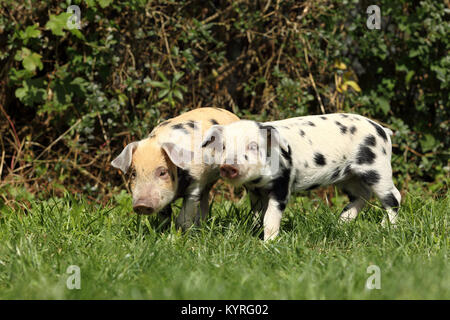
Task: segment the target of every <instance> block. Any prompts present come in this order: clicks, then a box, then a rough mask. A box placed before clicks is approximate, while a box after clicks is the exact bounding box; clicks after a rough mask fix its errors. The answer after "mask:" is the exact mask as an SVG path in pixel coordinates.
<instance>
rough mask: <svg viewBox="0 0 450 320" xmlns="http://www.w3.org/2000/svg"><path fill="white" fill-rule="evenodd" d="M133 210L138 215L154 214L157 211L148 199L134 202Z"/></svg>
mask: <svg viewBox="0 0 450 320" xmlns="http://www.w3.org/2000/svg"><path fill="white" fill-rule="evenodd" d="M133 210H134V212H136V213H137V214H147V215H148V214H152V213H153V212H154V211H155V208H154V206H153V205H152V203H151V202H150V201H149V200H147V199H138V200H137V201H133Z"/></svg>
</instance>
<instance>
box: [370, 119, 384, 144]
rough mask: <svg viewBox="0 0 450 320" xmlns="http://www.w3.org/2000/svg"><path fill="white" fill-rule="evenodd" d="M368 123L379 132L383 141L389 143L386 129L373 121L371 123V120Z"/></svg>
mask: <svg viewBox="0 0 450 320" xmlns="http://www.w3.org/2000/svg"><path fill="white" fill-rule="evenodd" d="M367 121H369V123H370V124H371V125H372V126H373V127H374V128H375V129H376V130H377V133H378V135H379V136H380V137H382V138H383V140H384V141H385V142H386V141H387V135H386V132H385V131H384V129H383V128H382V127H381V126H380V125H378V124H376V123H375V122H373V121H370V120H367Z"/></svg>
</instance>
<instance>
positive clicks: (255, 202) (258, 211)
mask: <svg viewBox="0 0 450 320" xmlns="http://www.w3.org/2000/svg"><path fill="white" fill-rule="evenodd" d="M248 194H249V197H250V205H251V211H252V213H253V223H254V224H255V225H258V226H261V224H262V217H263V213H264V212H265V211H267V204H268V200H269V199H268V197H267V195H265V194H264V191H262V190H259V189H255V190H249V191H248Z"/></svg>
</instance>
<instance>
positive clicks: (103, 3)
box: [97, 0, 112, 9]
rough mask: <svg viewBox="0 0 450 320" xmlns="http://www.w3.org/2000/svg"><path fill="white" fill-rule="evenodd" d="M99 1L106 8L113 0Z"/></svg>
mask: <svg viewBox="0 0 450 320" xmlns="http://www.w3.org/2000/svg"><path fill="white" fill-rule="evenodd" d="M97 2H98V4H99V5H100V7H102V9H104V8H106V7H107V6H109V5H110V4H111V3H112V0H97Z"/></svg>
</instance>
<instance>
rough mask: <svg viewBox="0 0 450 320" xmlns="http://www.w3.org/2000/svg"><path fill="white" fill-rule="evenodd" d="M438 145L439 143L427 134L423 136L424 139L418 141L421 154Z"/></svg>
mask: <svg viewBox="0 0 450 320" xmlns="http://www.w3.org/2000/svg"><path fill="white" fill-rule="evenodd" d="M438 145H439V142H438V141H437V140H436V139H435V138H434V137H433V136H432V135H431V134H429V133H427V134H425V135H424V139H421V140H420V146H421V147H422V151H423V152H428V151H431V150H433V149H434V148H435V147H437V146H438Z"/></svg>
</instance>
